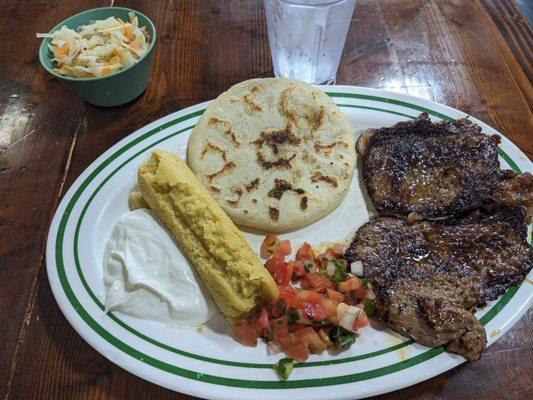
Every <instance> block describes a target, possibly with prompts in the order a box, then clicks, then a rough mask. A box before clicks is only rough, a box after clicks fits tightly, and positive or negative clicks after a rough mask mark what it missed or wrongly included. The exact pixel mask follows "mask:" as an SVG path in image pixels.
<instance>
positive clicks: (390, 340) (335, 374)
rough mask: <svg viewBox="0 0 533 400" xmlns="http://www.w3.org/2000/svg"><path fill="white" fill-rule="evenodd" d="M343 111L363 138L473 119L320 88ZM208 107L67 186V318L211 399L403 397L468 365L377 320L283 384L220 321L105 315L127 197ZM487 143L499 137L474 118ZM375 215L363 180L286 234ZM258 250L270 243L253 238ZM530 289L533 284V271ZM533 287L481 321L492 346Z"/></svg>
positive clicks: (55, 275)
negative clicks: (401, 124)
mask: <svg viewBox="0 0 533 400" xmlns="http://www.w3.org/2000/svg"><path fill="white" fill-rule="evenodd" d="M323 90H325V91H326V92H327V93H328V94H329V95H330V96H332V97H333V99H334V100H335V101H336V102H337V103H338V104H339V106H340V107H341V109H342V110H343V111H344V112H345V113H346V115H347V116H348V119H349V120H350V123H351V125H352V127H353V129H354V131H355V133H356V134H357V135H358V134H359V133H360V132H361V131H362V130H363V129H365V128H370V127H381V126H389V125H392V124H394V123H396V122H398V121H401V120H405V119H408V118H414V117H416V116H417V115H418V114H419V113H420V112H427V113H429V114H430V115H431V116H432V118H434V119H436V120H438V119H451V118H461V117H465V116H466V115H465V114H464V113H462V112H460V111H457V110H454V109H452V108H449V107H446V106H443V105H440V104H436V103H432V102H430V101H426V100H422V99H418V98H415V97H410V96H405V95H401V94H396V93H390V92H386V91H382V90H375V89H365V88H358V87H347V86H327V87H323ZM208 104H209V103H208V102H206V103H202V104H198V105H196V106H193V107H190V108H187V109H185V110H181V111H178V112H176V113H174V114H171V115H168V116H167V117H165V118H162V119H160V120H158V121H156V122H153V123H151V124H150V125H148V126H146V127H144V128H142V129H139V130H138V131H137V132H135V133H133V134H131V135H130V136H128V137H126V138H125V139H123V140H121V141H120V142H119V143H117V144H116V145H114V146H113V147H111V148H110V149H109V150H107V151H106V152H105V153H104V154H102V155H101V156H100V157H99V158H98V159H97V160H96V161H95V162H94V163H92V164H91V165H90V166H89V168H87V169H86V170H85V171H84V172H83V173H82V174H81V175H80V177H79V178H78V179H77V180H76V182H75V183H74V184H73V185H72V187H71V188H70V189H69V191H68V192H67V194H66V195H65V197H64V198H63V201H62V202H61V204H60V206H59V208H58V210H57V212H56V215H55V217H54V220H53V221H52V225H51V228H50V233H49V236H48V243H47V249H46V261H47V269H48V277H49V279H50V284H51V286H52V290H53V292H54V296H55V298H56V300H57V302H58V304H59V306H60V307H61V310H62V311H63V313H64V314H65V316H66V317H67V319H68V321H69V322H70V323H71V324H72V326H73V327H74V329H76V331H77V332H78V333H79V334H80V335H81V336H82V337H83V338H84V339H85V340H86V341H87V342H88V343H89V344H90V345H91V346H93V347H94V348H95V349H96V350H97V351H99V352H100V353H101V354H103V355H104V356H105V357H107V358H108V359H109V360H111V361H112V362H114V363H115V364H117V365H119V366H121V367H122V368H124V369H126V370H128V371H130V372H132V373H133V374H135V375H138V376H140V377H141V378H144V379H146V380H149V381H151V382H154V383H156V384H158V385H161V386H165V387H167V388H169V389H172V390H176V391H179V392H183V393H187V394H190V395H194V396H199V397H204V398H210V399H231V400H237V399H245V400H251V399H270V398H273V396H275V398H276V399H277V400H282V399H291V400H298V399H305V400H313V399H317V400H322V399H353V398H361V397H366V396H370V395H375V394H380V393H385V392H389V391H392V390H396V389H400V388H403V387H406V386H409V385H412V384H414V383H417V382H420V381H422V380H424V379H428V378H431V377H433V376H435V375H437V374H440V373H442V372H444V371H446V370H448V369H450V368H453V367H455V366H457V365H459V364H461V363H462V362H464V359H463V358H462V357H460V356H458V355H455V354H449V353H446V352H445V351H444V350H443V349H442V347H437V348H433V349H430V348H427V347H423V346H420V345H418V344H415V343H412V341H408V340H407V339H405V338H403V337H401V336H399V335H397V334H394V333H393V332H391V331H390V330H388V329H385V328H384V327H383V326H380V325H379V324H378V323H373V327H372V328H367V329H365V330H364V331H362V333H361V335H360V336H359V337H358V339H357V342H356V343H355V344H354V345H353V346H352V347H351V348H350V349H348V350H347V351H345V352H342V353H340V354H337V355H333V354H324V355H321V356H317V355H312V356H311V357H310V359H309V361H308V362H307V363H305V364H300V365H297V366H296V368H295V369H294V372H293V374H292V375H291V377H290V380H289V381H287V382H280V381H279V380H278V379H277V378H276V376H275V374H274V372H273V370H272V368H271V366H272V364H273V363H275V362H276V361H277V360H278V359H279V358H280V357H281V356H280V355H276V356H269V355H267V352H266V349H265V345H264V344H263V343H260V345H259V346H258V347H257V348H249V347H244V346H242V345H240V344H238V343H237V342H235V341H234V339H233V338H232V336H231V334H230V330H229V327H228V325H227V324H226V323H225V321H224V320H223V319H222V317H221V316H216V317H215V318H214V320H212V321H211V322H210V323H209V324H208V325H207V327H206V328H205V330H204V331H203V333H198V332H197V331H196V329H194V328H190V329H179V328H172V327H168V326H165V325H163V324H159V323H155V322H148V321H142V320H139V319H136V318H132V317H128V316H126V315H121V314H119V313H115V314H105V313H104V312H103V306H102V303H103V302H104V285H103V278H102V276H103V273H102V262H103V250H104V245H105V242H106V241H107V238H108V237H109V235H110V233H111V228H112V226H113V224H114V223H115V222H116V221H117V220H118V219H119V218H120V216H121V215H122V214H124V213H125V212H127V211H128V194H129V193H130V191H131V190H132V189H133V188H134V187H135V185H136V172H137V168H138V167H139V165H140V164H141V163H142V162H143V161H144V160H145V159H146V158H147V157H148V155H149V153H150V151H151V150H152V149H154V148H163V149H167V150H170V151H172V152H175V153H177V154H178V155H180V156H182V157H183V156H184V155H185V149H186V146H187V139H188V137H189V134H190V132H191V129H192V128H193V126H194V124H195V122H196V121H197V120H198V118H199V116H200V115H201V114H202V112H203V111H204V110H205V108H206V107H207V105H208ZM472 120H473V121H475V122H476V123H478V124H479V125H481V127H482V128H483V131H484V132H485V133H488V134H498V132H496V131H495V130H494V129H492V128H491V127H489V126H488V125H486V124H484V123H482V122H480V121H478V120H475V119H473V118H472ZM500 161H501V164H502V167H503V168H510V169H514V170H515V171H522V172H524V171H530V172H531V171H532V166H531V162H530V161H529V160H528V159H527V157H526V156H525V155H524V154H523V153H522V152H521V151H520V150H519V149H518V148H517V147H516V146H514V145H513V144H512V143H511V142H510V141H509V140H507V139H506V138H505V137H502V142H501V145H500ZM368 218H369V212H368V210H367V208H366V206H365V201H364V199H363V197H362V190H361V186H360V182H359V179H358V175H357V174H356V175H355V177H354V180H353V184H352V186H351V189H350V192H349V194H348V196H347V198H346V199H345V200H344V201H343V203H342V204H341V206H339V208H337V209H336V210H335V211H333V212H332V213H331V214H329V215H328V216H326V217H325V218H323V219H322V220H320V221H318V222H316V223H314V224H312V225H310V226H308V227H306V228H304V229H301V230H298V231H295V232H291V233H289V234H286V235H283V238H288V239H291V241H292V242H293V243H294V244H295V245H298V244H300V243H302V242H303V241H306V240H307V241H309V242H311V243H313V244H316V243H319V242H322V241H325V240H326V241H338V240H342V239H345V238H346V237H348V236H349V235H351V234H352V233H353V232H354V231H355V230H356V229H357V227H359V226H360V225H361V224H362V223H364V222H365V221H367V220H368ZM246 238H247V239H248V240H249V242H250V244H251V245H252V247H253V248H254V250H258V248H259V244H260V242H261V240H262V237H261V236H258V235H254V234H251V233H246ZM528 278H529V280H531V279H533V277H532V276H531V274H530V275H529V277H528ZM532 295H533V286H532V285H531V283H528V282H524V283H522V285H520V287H513V288H511V289H509V290H508V291H507V293H506V294H505V295H504V296H502V297H501V298H500V299H498V300H497V301H494V302H491V304H489V305H488V307H486V308H485V309H484V310H481V311H479V312H478V317H479V318H481V321H482V322H483V324H485V328H486V330H487V336H488V341H489V343H488V344H489V345H490V344H492V343H494V341H495V340H497V339H498V338H499V337H501V336H502V335H503V334H504V333H505V332H506V331H507V330H508V329H509V328H510V327H511V326H513V325H514V324H515V323H516V322H517V321H518V319H519V318H520V317H521V316H522V315H523V314H524V312H525V311H527V309H528V307H529V306H530V304H531V302H532V298H533V296H532Z"/></svg>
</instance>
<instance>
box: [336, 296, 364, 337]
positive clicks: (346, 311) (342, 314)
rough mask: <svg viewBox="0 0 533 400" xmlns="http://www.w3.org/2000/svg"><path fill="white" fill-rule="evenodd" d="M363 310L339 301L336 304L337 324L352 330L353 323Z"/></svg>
mask: <svg viewBox="0 0 533 400" xmlns="http://www.w3.org/2000/svg"><path fill="white" fill-rule="evenodd" d="M362 312H363V310H361V309H360V308H359V307H356V306H349V305H348V304H345V303H340V304H339V305H338V306H337V317H338V318H339V326H342V327H343V328H344V329H347V330H349V331H353V324H354V323H355V320H356V319H357V318H358V317H359V314H361V313H362Z"/></svg>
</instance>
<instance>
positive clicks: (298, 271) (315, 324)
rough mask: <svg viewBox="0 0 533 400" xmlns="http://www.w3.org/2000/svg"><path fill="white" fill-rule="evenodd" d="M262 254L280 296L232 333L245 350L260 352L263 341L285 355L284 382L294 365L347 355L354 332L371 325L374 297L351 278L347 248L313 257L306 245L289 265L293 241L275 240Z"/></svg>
mask: <svg viewBox="0 0 533 400" xmlns="http://www.w3.org/2000/svg"><path fill="white" fill-rule="evenodd" d="M261 251H262V253H263V254H268V255H269V258H268V260H267V261H266V263H265V267H266V268H267V269H268V271H269V272H270V274H271V275H272V277H273V278H274V280H275V281H276V283H277V284H278V286H279V295H278V297H277V298H276V300H275V301H274V304H273V305H272V306H271V307H263V308H261V309H258V310H255V311H254V312H253V313H252V314H251V315H250V316H249V318H248V319H247V321H246V322H244V323H242V324H240V325H237V326H234V328H233V331H234V334H235V336H236V338H237V339H238V340H239V341H240V342H241V343H242V344H244V345H246V346H256V344H257V339H259V338H262V339H263V340H265V342H266V343H267V345H268V348H269V353H270V354H276V353H282V352H283V353H285V354H286V355H287V357H288V358H286V359H283V360H284V362H283V363H278V364H276V365H278V366H279V369H280V371H278V374H279V375H280V377H281V378H282V379H286V378H287V377H288V374H287V371H291V370H292V365H290V362H292V360H296V361H298V362H304V361H305V360H307V358H308V357H309V354H322V353H323V352H324V351H325V350H328V349H332V350H343V349H346V348H348V347H349V346H350V345H351V344H352V343H353V342H355V338H356V332H357V331H358V330H359V329H362V328H364V327H366V326H368V325H369V321H368V317H369V316H370V315H372V314H373V312H374V303H373V301H374V299H375V295H374V292H373V291H372V286H371V285H370V283H369V282H367V281H366V280H365V279H363V278H359V277H357V276H354V275H353V274H352V273H351V269H350V266H349V265H348V263H347V261H346V260H345V259H343V252H344V249H343V245H341V244H335V245H332V246H330V247H329V248H328V249H327V250H326V251H325V252H322V253H320V254H315V253H314V251H313V249H312V248H311V246H310V245H309V243H304V244H303V245H302V246H301V247H300V248H299V249H298V251H297V253H296V258H295V259H294V260H291V259H287V258H288V256H289V255H290V254H291V253H292V247H291V243H290V241H289V240H280V239H279V238H278V237H277V236H274V235H272V236H267V237H266V238H265V240H264V241H263V244H262V246H261ZM354 267H355V268H356V269H357V266H352V269H353V268H354ZM354 272H355V271H354ZM355 273H357V272H355Z"/></svg>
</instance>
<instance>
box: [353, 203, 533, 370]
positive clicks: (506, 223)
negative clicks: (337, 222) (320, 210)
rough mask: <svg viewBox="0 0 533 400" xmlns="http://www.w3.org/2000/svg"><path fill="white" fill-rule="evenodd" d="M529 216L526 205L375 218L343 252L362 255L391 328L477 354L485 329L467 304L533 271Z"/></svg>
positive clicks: (429, 342)
mask: <svg viewBox="0 0 533 400" xmlns="http://www.w3.org/2000/svg"><path fill="white" fill-rule="evenodd" d="M525 218H526V210H525V208H524V207H522V206H511V207H505V208H501V209H499V210H496V211H492V212H487V213H483V212H481V211H475V212H474V213H472V214H470V215H468V216H467V217H465V218H462V219H453V220H445V221H416V222H414V223H413V224H412V225H409V224H408V223H407V222H406V221H405V219H400V218H396V217H383V216H382V217H377V218H375V219H374V220H372V221H370V222H368V223H366V224H365V225H363V226H362V227H361V228H360V229H359V230H358V231H357V233H356V234H355V238H354V240H353V241H352V243H351V245H350V247H349V249H348V250H347V252H346V254H345V258H346V259H347V260H348V261H349V262H352V261H356V260H360V261H361V262H362V264H363V268H364V272H365V277H366V278H367V279H368V280H369V281H370V283H372V285H373V286H374V291H375V293H376V296H377V298H376V302H375V305H376V312H377V315H378V316H379V317H380V318H381V319H382V320H383V321H384V322H385V323H387V324H388V325H389V326H390V327H391V328H392V329H393V330H395V331H397V332H399V333H401V334H403V335H406V336H409V337H411V338H413V339H414V340H416V341H417V342H419V343H421V344H423V345H426V346H437V345H442V344H445V345H446V347H447V349H448V350H449V351H452V352H455V353H459V354H462V355H463V356H464V357H466V358H467V359H468V360H476V359H478V358H479V357H480V355H481V352H482V351H483V349H484V348H485V345H486V334H485V329H484V327H483V326H482V325H481V323H480V322H479V321H478V320H477V319H476V317H475V316H474V314H472V312H470V311H468V310H467V308H470V307H473V306H476V305H479V304H483V303H485V302H486V301H488V300H492V299H495V298H497V297H498V296H499V295H501V294H502V293H504V292H505V290H506V289H507V288H509V286H511V285H513V284H515V283H518V282H521V281H522V280H523V279H524V277H525V276H526V275H527V273H528V271H530V270H531V267H532V266H533V249H532V248H531V247H530V246H529V244H528V243H527V227H526V224H525Z"/></svg>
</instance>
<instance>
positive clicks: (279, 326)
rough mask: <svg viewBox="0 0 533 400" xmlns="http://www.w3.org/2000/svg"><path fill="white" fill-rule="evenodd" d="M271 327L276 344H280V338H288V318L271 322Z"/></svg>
mask: <svg viewBox="0 0 533 400" xmlns="http://www.w3.org/2000/svg"><path fill="white" fill-rule="evenodd" d="M270 326H271V327H272V338H273V340H274V341H275V342H278V339H279V338H280V337H282V336H287V335H288V334H289V328H288V325H287V317H281V318H277V319H273V320H271V321H270Z"/></svg>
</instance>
